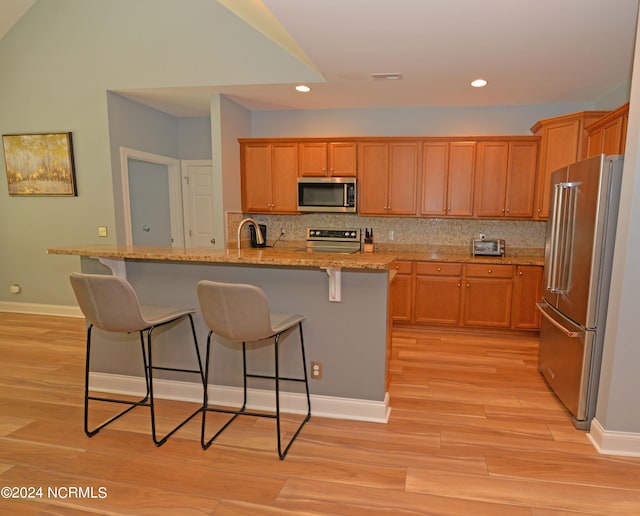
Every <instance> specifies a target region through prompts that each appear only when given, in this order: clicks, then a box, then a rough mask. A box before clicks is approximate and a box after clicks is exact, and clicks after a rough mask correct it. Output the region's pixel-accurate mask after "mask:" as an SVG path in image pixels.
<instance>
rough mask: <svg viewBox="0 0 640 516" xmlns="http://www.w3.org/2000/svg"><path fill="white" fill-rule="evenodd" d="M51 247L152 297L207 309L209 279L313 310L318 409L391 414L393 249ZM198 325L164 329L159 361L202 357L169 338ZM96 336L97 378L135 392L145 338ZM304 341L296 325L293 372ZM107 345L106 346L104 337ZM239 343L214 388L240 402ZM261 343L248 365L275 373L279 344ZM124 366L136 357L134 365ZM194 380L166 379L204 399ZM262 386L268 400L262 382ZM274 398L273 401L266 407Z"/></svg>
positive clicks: (176, 391) (310, 352)
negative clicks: (251, 287)
mask: <svg viewBox="0 0 640 516" xmlns="http://www.w3.org/2000/svg"><path fill="white" fill-rule="evenodd" d="M47 252H48V254H50V255H76V256H79V257H80V263H79V265H80V267H79V268H80V270H81V271H82V272H91V273H102V274H111V273H115V274H119V275H122V276H126V278H127V280H128V281H129V282H130V283H131V284H132V286H133V287H134V289H135V290H136V293H137V294H138V297H139V298H140V302H141V303H143V304H157V305H169V306H181V305H187V306H192V307H194V308H198V302H197V296H196V285H197V283H198V282H199V281H200V280H203V279H207V280H213V281H225V282H231V283H251V284H255V285H257V286H259V287H260V288H262V289H263V290H264V291H265V293H266V294H267V296H268V298H269V302H270V305H271V308H272V310H274V311H280V312H295V313H301V314H304V315H305V316H306V320H305V321H304V323H303V327H304V336H305V347H306V351H307V361H308V362H309V363H310V362H312V361H313V362H320V363H321V364H322V378H321V379H319V380H312V381H311V385H310V388H311V394H312V409H313V414H315V415H321V416H330V417H342V418H351V419H362V420H369V421H379V422H384V421H386V420H387V417H388V413H389V404H388V395H387V361H388V350H389V347H388V339H389V337H390V325H389V319H388V314H389V311H388V302H389V281H390V273H389V269H390V266H391V264H392V262H393V261H394V259H395V257H394V255H393V254H392V253H381V254H378V253H373V254H371V253H368V254H367V253H356V254H338V253H335V254H334V253H306V252H300V251H296V250H294V249H284V248H283V249H272V248H264V249H252V248H248V249H242V250H236V249H226V250H215V249H186V248H160V247H140V246H116V245H93V246H77V247H66V248H54V249H48V250H47ZM109 269H111V270H109ZM194 321H195V324H196V331H197V334H198V339H199V344H200V346H201V349H203V348H204V343H205V339H206V335H207V331H208V330H207V328H206V326H205V324H204V321H203V319H202V316H201V315H200V313H199V311H197V312H196V315H195V317H194ZM188 331H189V328H188V323H187V324H178V325H176V326H175V327H171V328H168V329H167V331H163V332H158V335H157V336H156V337H155V338H154V341H155V342H156V343H157V344H158V351H157V352H155V357H156V362H159V361H161V360H166V361H170V362H171V363H172V364H174V366H176V367H188V366H190V365H192V364H190V363H189V361H188V360H189V359H188V358H185V357H183V356H182V355H183V353H180V352H176V351H172V350H171V349H169V348H167V349H163V346H162V341H163V339H168V338H179V339H184V341H185V343H186V342H188V338H189V333H188ZM95 338H96V339H99V340H96V341H95V342H96V343H97V345H96V346H95V348H94V349H95V351H94V353H95V355H94V356H95V361H94V364H92V371H93V372H92V381H93V380H95V381H96V382H98V383H97V385H99V386H101V387H100V388H101V389H103V390H110V391H121V392H134V391H136V390H137V389H141V387H142V381H143V380H142V379H143V372H142V368H141V367H140V366H138V365H137V364H138V363H139V361H140V360H139V358H138V354H139V346H138V344H137V340H136V339H137V336H135V335H133V336H128V337H123V336H120V335H117V336H116V335H110V334H106V333H104V332H96V333H95ZM297 339H298V336H297V332H293V333H291V335H290V337H289V336H286V337H285V338H284V339H283V340H281V346H282V352H281V361H282V364H281V367H282V372H283V374H285V375H286V374H294V373H295V372H296V371H297V370H296V369H295V367H296V365H297V364H299V356H297V355H295V352H296V349H297V342H298V340H297ZM102 343H104V344H105V345H100V344H102ZM234 346H235V344H232V343H229V342H224V341H217V342H216V345H215V348H214V350H213V351H212V357H213V358H212V363H211V367H212V370H211V375H210V378H211V382H212V383H215V385H211V386H210V392H211V399H212V400H213V402H214V403H215V402H216V401H218V402H220V403H226V404H228V403H235V402H236V401H237V399H238V395H239V394H240V391H241V389H240V388H239V386H240V380H241V378H240V375H239V374H238V372H239V371H240V370H241V362H240V357H241V354H240V353H237V352H236V351H235V349H234ZM255 348H256V349H255V351H254V352H253V353H250V355H251V356H250V357H249V364H248V366H249V367H250V368H253V369H254V370H258V371H261V372H264V373H269V371H268V370H265V369H264V368H263V365H262V364H269V365H270V364H272V355H271V353H272V348H271V347H267V348H265V347H264V346H260V345H255ZM292 353H293V354H292ZM184 354H185V355H187V356H188V354H186V353H184ZM122 364H128V366H126V368H125V371H124V372H122ZM264 367H267V366H264ZM298 368H299V366H298ZM190 382H191V383H190ZM192 382H193V379H192V378H186V377H183V378H180V376H179V374H178V375H175V374H174V375H173V376H170V377H169V376H167V377H166V382H165V384H164V385H163V384H161V385H160V389H162V390H163V391H164V392H159V394H160V395H161V396H162V395H164V396H166V397H171V398H176V399H188V400H193V399H197V396H198V395H197V393H198V385H197V384H196V383H192ZM254 386H257V387H260V385H259V384H256V385H254ZM268 387H269V388H270V387H271V386H268ZM266 388H267V386H266V385H265V389H266ZM285 388H289V386H285ZM290 388H292V389H293V388H295V386H293V387H290ZM262 392H264V391H262ZM256 393H257V398H258V399H261V396H260V390H259V389H258V390H257V391H256ZM264 397H265V398H266V395H265V396H264ZM301 398H302V396H301V395H300V393H299V392H292V393H291V395H290V400H289V402H290V406H291V407H293V409H294V410H295V407H296V406H297V403H298V401H300V399H301ZM270 402H271V401H270V400H269V401H265V405H266V404H268V403H270ZM256 408H259V407H256ZM285 408H286V406H285Z"/></svg>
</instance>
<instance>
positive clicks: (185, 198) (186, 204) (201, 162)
mask: <svg viewBox="0 0 640 516" xmlns="http://www.w3.org/2000/svg"><path fill="white" fill-rule="evenodd" d="M189 165H194V166H204V167H213V160H210V159H183V160H181V161H180V173H181V179H182V181H183V182H185V183H188V182H189V180H190V178H189V176H188V174H187V167H188V166H189ZM181 184H183V183H181ZM211 195H212V196H213V191H212V192H211ZM190 204H191V199H190V192H189V190H188V188H182V207H183V215H182V223H183V231H184V233H183V234H184V246H185V247H193V245H192V244H193V242H192V241H191V235H190V234H189V223H190V222H191V212H190V210H191V206H190ZM214 240H215V239H214ZM212 243H213V242H212Z"/></svg>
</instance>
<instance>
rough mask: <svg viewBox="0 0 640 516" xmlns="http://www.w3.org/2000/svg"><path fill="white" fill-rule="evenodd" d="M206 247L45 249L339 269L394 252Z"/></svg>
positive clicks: (376, 265) (381, 260) (382, 261)
mask: <svg viewBox="0 0 640 516" xmlns="http://www.w3.org/2000/svg"><path fill="white" fill-rule="evenodd" d="M299 249H300V250H298V249H296V248H290V247H278V248H271V247H266V248H261V249H254V248H251V247H248V248H244V247H243V248H242V249H241V250H238V249H235V248H234V249H209V248H185V247H146V246H127V245H84V246H76V247H58V248H52V249H47V253H48V254H58V255H76V256H91V257H97V258H112V259H125V258H126V259H129V260H160V261H175V262H200V263H220V264H225V263H226V264H244V265H264V266H285V267H321V268H325V267H335V268H342V269H373V270H376V269H377V270H387V269H389V266H390V265H391V263H393V261H394V260H395V256H394V255H393V254H389V253H354V254H340V253H307V252H305V251H303V250H302V248H299Z"/></svg>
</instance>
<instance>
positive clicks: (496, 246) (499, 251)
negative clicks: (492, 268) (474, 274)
mask: <svg viewBox="0 0 640 516" xmlns="http://www.w3.org/2000/svg"><path fill="white" fill-rule="evenodd" d="M471 253H472V254H473V256H504V253H505V245H504V240H503V239H501V238H474V239H473V242H472V245H471Z"/></svg>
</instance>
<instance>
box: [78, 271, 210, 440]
mask: <svg viewBox="0 0 640 516" xmlns="http://www.w3.org/2000/svg"><path fill="white" fill-rule="evenodd" d="M70 280H71V286H72V288H73V291H74V293H75V295H76V298H77V300H78V304H79V305H80V309H81V310H82V313H83V314H84V316H85V318H86V319H87V321H88V322H89V326H88V327H87V357H86V366H85V389H84V431H85V433H86V434H87V435H88V436H89V437H92V436H94V435H95V434H97V433H98V432H99V431H100V430H102V429H103V428H104V427H105V426H107V425H108V424H110V423H112V422H113V421H115V420H116V419H119V418H120V417H122V416H124V415H125V414H126V413H127V412H129V411H130V410H133V409H134V408H136V407H139V406H145V407H149V408H150V410H151V433H152V437H153V442H154V443H155V444H156V446H162V445H163V444H164V443H165V442H166V441H167V439H168V438H169V437H170V436H172V435H173V434H174V433H175V432H176V431H177V430H179V429H180V428H181V427H182V426H183V425H185V424H186V423H187V422H188V421H189V420H190V419H191V418H193V417H194V416H195V415H196V414H198V413H199V412H200V410H202V409H201V407H199V408H198V409H197V410H196V411H195V412H194V413H193V414H191V415H190V416H189V417H187V418H186V419H184V420H183V421H182V422H180V424H178V425H177V426H176V427H175V428H173V429H172V430H171V431H170V432H169V433H167V434H166V435H165V436H164V437H162V438H161V439H159V438H158V436H157V435H156V415H155V404H154V397H153V371H154V370H163V371H180V372H184V373H196V374H198V375H199V376H200V381H201V382H202V385H203V387H204V385H205V383H204V373H203V371H202V361H201V360H200V351H199V349H198V341H197V339H196V332H195V327H194V325H193V317H192V314H193V313H194V312H195V310H193V309H191V308H175V307H161V306H145V305H140V304H139V302H138V297H137V295H136V293H135V291H134V290H133V287H132V286H131V285H130V284H129V282H127V281H126V280H125V279H123V278H120V277H118V276H107V275H100V274H80V273H72V274H71V277H70ZM183 317H188V318H189V322H190V324H191V333H192V335H193V342H194V345H195V351H196V357H197V359H198V369H197V370H196V369H180V368H174V367H160V366H155V365H153V360H152V354H151V351H152V346H151V334H152V332H153V330H154V329H155V328H157V327H159V326H163V325H165V324H169V323H171V322H173V321H177V320H179V319H181V318H183ZM94 326H95V327H96V328H99V329H101V330H104V331H108V332H118V333H132V332H138V333H139V334H140V346H141V349H142V361H143V364H144V376H145V383H146V394H145V396H144V397H143V398H142V399H141V400H139V401H124V400H119V399H114V398H105V397H99V396H90V395H89V366H90V359H91V332H92V329H93V327H94ZM145 332H146V334H147V339H146V344H147V349H146V351H145V339H144V333H145ZM205 390H206V389H205ZM90 400H93V401H104V402H110V403H118V404H124V405H130V406H129V407H128V408H127V409H125V410H123V411H122V412H120V413H118V414H116V415H115V416H113V417H112V418H110V419H109V420H107V421H106V422H104V423H102V424H101V425H99V426H97V427H96V428H93V429H91V430H90V429H89V401H90Z"/></svg>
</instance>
